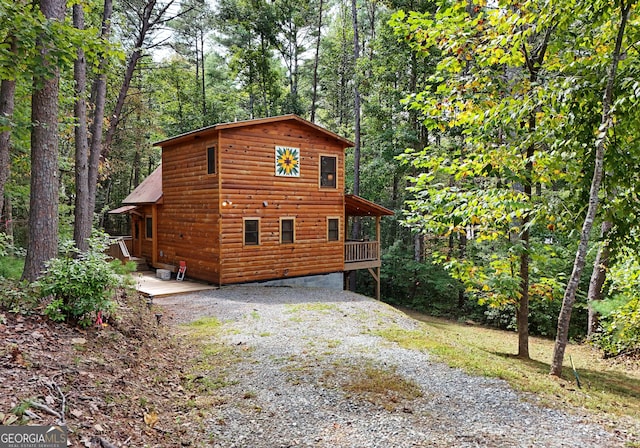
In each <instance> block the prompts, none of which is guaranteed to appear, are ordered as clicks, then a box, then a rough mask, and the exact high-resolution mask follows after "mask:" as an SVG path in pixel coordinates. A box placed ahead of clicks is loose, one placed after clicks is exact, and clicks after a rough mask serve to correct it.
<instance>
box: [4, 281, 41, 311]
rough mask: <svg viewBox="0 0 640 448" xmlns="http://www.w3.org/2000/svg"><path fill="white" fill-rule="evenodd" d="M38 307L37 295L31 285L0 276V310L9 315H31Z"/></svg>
mask: <svg viewBox="0 0 640 448" xmlns="http://www.w3.org/2000/svg"><path fill="white" fill-rule="evenodd" d="M39 305H40V302H39V300H38V294H37V292H36V291H35V290H34V288H33V286H32V285H29V284H28V283H26V282H22V283H21V282H18V281H16V280H11V279H6V278H3V277H2V276H1V275H0V309H3V310H6V311H9V312H10V313H19V314H31V313H33V312H34V311H35V310H36V308H37V307H38V306H39Z"/></svg>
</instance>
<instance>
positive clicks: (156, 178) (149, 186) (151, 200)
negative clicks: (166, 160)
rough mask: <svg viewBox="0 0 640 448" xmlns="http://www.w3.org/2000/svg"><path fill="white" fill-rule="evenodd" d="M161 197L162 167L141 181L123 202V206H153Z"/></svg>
mask: <svg viewBox="0 0 640 448" xmlns="http://www.w3.org/2000/svg"><path fill="white" fill-rule="evenodd" d="M161 197H162V165H160V166H159V167H158V168H156V169H155V171H154V172H153V173H151V174H149V176H148V177H147V178H146V179H145V180H143V181H142V183H141V184H140V185H138V186H137V187H136V188H135V189H134V190H133V191H132V192H131V193H130V194H129V196H127V197H126V198H125V199H124V201H122V203H123V204H125V205H136V204H155V203H156V202H158V201H159V200H160V198H161Z"/></svg>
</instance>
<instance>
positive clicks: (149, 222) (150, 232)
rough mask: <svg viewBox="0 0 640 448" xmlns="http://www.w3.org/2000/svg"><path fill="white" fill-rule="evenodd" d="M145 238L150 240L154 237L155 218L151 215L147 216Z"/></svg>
mask: <svg viewBox="0 0 640 448" xmlns="http://www.w3.org/2000/svg"><path fill="white" fill-rule="evenodd" d="M144 223H145V238H146V239H148V240H150V239H152V238H153V219H152V218H151V216H147V217H146V218H145V222H144Z"/></svg>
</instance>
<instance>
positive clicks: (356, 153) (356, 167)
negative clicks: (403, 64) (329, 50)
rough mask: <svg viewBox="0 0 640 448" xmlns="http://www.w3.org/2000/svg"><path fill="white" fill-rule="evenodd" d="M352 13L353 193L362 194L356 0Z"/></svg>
mask: <svg viewBox="0 0 640 448" xmlns="http://www.w3.org/2000/svg"><path fill="white" fill-rule="evenodd" d="M351 14H352V15H353V63H354V68H355V70H354V83H353V115H354V125H353V132H354V137H353V141H354V146H353V194H355V195H356V196H357V195H359V194H360V86H359V84H360V83H359V82H358V60H359V59H360V42H359V40H358V39H359V37H358V34H359V33H358V10H357V5H356V0H351Z"/></svg>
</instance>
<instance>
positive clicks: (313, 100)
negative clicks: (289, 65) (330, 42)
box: [309, 0, 324, 123]
mask: <svg viewBox="0 0 640 448" xmlns="http://www.w3.org/2000/svg"><path fill="white" fill-rule="evenodd" d="M323 3H324V0H320V6H319V11H318V38H317V40H316V54H315V56H314V58H313V86H312V93H311V116H310V118H309V120H310V121H311V122H312V123H315V122H316V107H317V102H318V62H319V61H320V42H321V39H322V9H323Z"/></svg>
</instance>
